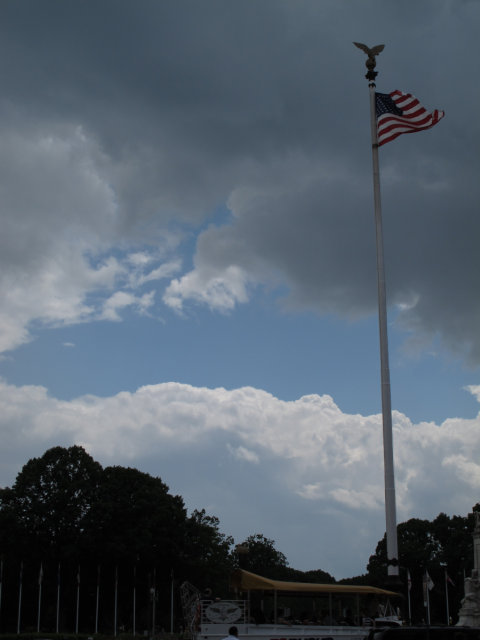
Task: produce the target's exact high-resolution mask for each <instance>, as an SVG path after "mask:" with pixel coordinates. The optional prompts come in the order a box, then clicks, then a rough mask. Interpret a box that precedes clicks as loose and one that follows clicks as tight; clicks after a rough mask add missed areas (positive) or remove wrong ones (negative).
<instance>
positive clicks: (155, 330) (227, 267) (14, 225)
mask: <svg viewBox="0 0 480 640" xmlns="http://www.w3.org/2000/svg"><path fill="white" fill-rule="evenodd" d="M409 7H410V8H411V9H412V10H409ZM479 19H480V3H478V2H477V1H475V0H422V2H416V1H414V0H408V1H405V2H398V0H377V1H375V0H362V1H353V0H350V1H347V0H285V1H284V0H204V1H203V2H199V1H198V0H191V1H187V0H161V1H158V0H157V1H150V0H141V1H135V2H134V1H133V0H130V1H129V2H126V1H124V0H82V1H80V0H76V1H72V0H43V1H42V2H37V1H35V0H30V1H27V0H3V1H2V2H1V3H0V60H1V63H0V87H1V91H0V215H1V233H0V297H1V301H2V303H1V305H0V350H1V353H2V359H1V360H0V376H1V378H0V408H1V410H0V429H1V437H2V446H1V447H0V485H2V486H10V485H11V484H13V482H14V481H15V477H16V474H17V473H18V472H19V471H20V470H21V468H22V466H23V464H25V463H26V462H27V460H28V459H30V458H31V457H33V456H40V455H42V454H43V453H44V452H45V450H46V449H47V448H49V447H51V446H55V445H62V446H70V445H72V444H74V443H75V444H80V445H83V446H84V447H85V448H86V449H87V451H88V452H89V453H90V454H91V455H92V456H93V457H94V458H95V459H96V460H98V461H99V462H101V463H102V464H103V465H111V464H117V465H125V466H127V465H128V466H133V467H136V468H138V469H140V470H142V471H145V472H148V473H150V474H152V475H155V476H159V477H161V478H162V480H163V481H164V482H165V483H166V484H167V485H168V486H169V487H170V490H171V492H172V493H175V494H180V495H182V496H183V498H184V500H185V503H186V505H187V507H188V509H189V510H193V509H195V508H199V509H201V508H205V509H206V510H207V511H208V512H209V513H210V514H211V515H215V516H218V517H219V519H220V523H221V528H222V530H223V531H224V532H225V533H226V534H228V535H232V536H233V537H234V538H235V541H236V542H241V541H242V540H244V539H245V538H246V537H247V536H248V535H250V534H254V533H262V534H264V535H265V536H267V537H269V538H271V539H273V540H275V543H276V547H277V548H278V549H279V550H280V551H282V552H283V553H285V555H286V556H287V559H288V561H289V564H290V566H292V567H295V568H297V569H302V570H308V569H323V570H325V571H328V572H330V573H331V574H332V575H334V576H335V577H336V578H337V579H340V578H343V577H349V576H353V575H358V574H360V573H363V572H365V567H366V564H367V562H368V558H369V555H370V554H372V553H373V552H374V551H375V546H376V543H377V541H378V540H379V539H380V538H381V537H382V536H383V533H384V530H385V517H384V502H383V456H382V426H381V401H380V382H379V369H380V365H379V353H378V326H377V298H376V270H375V264H376V263H375V260H376V258H375V230H374V222H373V190H372V168H371V167H372V165H371V140H370V122H369V98H368V84H367V81H366V79H365V77H364V75H365V72H366V68H365V60H366V57H365V54H364V53H362V52H361V51H360V50H359V49H357V48H355V47H354V46H353V44H352V42H353V41H357V42H364V43H366V44H367V45H369V46H373V45H376V44H379V43H384V44H385V49H384V51H383V52H382V53H381V54H380V55H379V56H378V59H377V70H378V71H379V75H378V78H377V88H378V90H379V91H381V92H385V93H388V92H390V91H393V90H395V89H400V90H401V91H405V92H410V93H413V94H414V95H415V96H417V97H418V98H419V99H420V101H421V102H422V103H423V104H424V106H425V107H426V108H427V109H429V110H433V109H443V110H445V113H446V115H445V118H444V119H443V120H442V121H441V122H440V123H439V124H438V125H437V126H436V127H434V128H433V129H431V130H429V131H424V132H421V133H416V134H414V135H405V136H401V137H399V138H398V139H397V140H395V141H393V142H391V143H388V144H387V145H385V146H383V147H382V148H381V149H380V171H381V185H382V205H383V223H384V236H385V255H386V273H387V296H388V303H389V304H388V313H389V344H390V365H391V383H392V404H393V409H394V413H393V424H394V453H395V474H396V490H397V511H398V521H399V522H401V521H404V520H407V519H409V518H412V517H420V518H428V519H431V518H434V517H435V516H436V515H437V514H438V513H440V512H442V511H443V512H445V513H447V514H449V515H454V514H457V515H466V514H467V513H468V512H469V511H470V510H471V508H472V506H473V505H474V504H475V503H476V502H478V501H480V463H479V460H480V416H479V406H478V404H479V401H480V333H479V326H480V277H479V276H480V251H479V250H478V247H479V240H480V215H479V202H480V193H479V191H480V188H479V183H480V181H479V175H480V167H479V164H480V162H479V161H480V156H479V149H480V146H479V138H480V136H479V121H480V120H479V118H478V111H479V107H480V88H479V83H478V66H479V65H478V61H479V59H480V51H479V49H480V46H479V38H478V25H479V24H480V22H479Z"/></svg>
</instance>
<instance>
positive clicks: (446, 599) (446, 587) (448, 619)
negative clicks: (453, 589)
mask: <svg viewBox="0 0 480 640" xmlns="http://www.w3.org/2000/svg"><path fill="white" fill-rule="evenodd" d="M445 601H446V603H447V624H450V610H449V606H448V580H447V570H446V569H445Z"/></svg>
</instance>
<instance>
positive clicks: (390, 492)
mask: <svg viewBox="0 0 480 640" xmlns="http://www.w3.org/2000/svg"><path fill="white" fill-rule="evenodd" d="M368 86H369V89H370V124H371V133H372V160H373V197H374V206H375V231H376V246H377V288H378V326H379V334H380V365H381V392H382V418H383V462H384V477H385V520H386V534H387V572H388V575H389V576H398V575H399V566H398V543H397V515H396V504H395V477H394V471H393V436H392V402H391V393H390V367H389V361H388V333H387V295H386V286H385V264H384V253H383V229H382V204H381V198H380V170H379V162H378V137H377V117H376V110H375V83H374V82H373V80H372V81H370V83H369V85H368Z"/></svg>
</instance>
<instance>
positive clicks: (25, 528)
mask: <svg viewBox="0 0 480 640" xmlns="http://www.w3.org/2000/svg"><path fill="white" fill-rule="evenodd" d="M101 478H102V467H101V465H100V464H99V463H98V462H95V461H94V460H93V458H92V457H91V456H90V455H89V454H88V453H87V452H86V451H85V450H84V449H83V448H82V447H79V446H72V447H69V448H68V449H65V448H63V447H53V448H52V449H49V450H48V451H46V452H45V453H44V454H43V456H42V457H40V458H32V459H31V460H29V461H28V462H27V464H25V465H24V467H23V469H22V470H21V472H20V473H19V474H18V475H17V478H16V480H15V483H14V485H13V487H12V488H6V489H2V490H0V525H1V526H0V531H1V533H0V545H1V547H2V549H3V550H4V552H17V553H20V555H21V556H22V558H23V559H27V558H29V557H34V558H42V559H47V558H55V559H57V560H58V559H60V558H62V557H63V558H70V557H74V556H77V555H78V550H79V548H80V547H81V537H82V534H83V531H84V527H85V522H86V519H87V517H88V514H89V512H90V510H91V508H92V505H93V504H94V503H95V502H96V500H97V497H98V490H99V485H100V482H101Z"/></svg>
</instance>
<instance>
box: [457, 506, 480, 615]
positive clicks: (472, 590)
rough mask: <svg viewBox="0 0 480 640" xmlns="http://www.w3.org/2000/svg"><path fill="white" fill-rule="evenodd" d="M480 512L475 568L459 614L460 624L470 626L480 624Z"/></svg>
mask: <svg viewBox="0 0 480 640" xmlns="http://www.w3.org/2000/svg"><path fill="white" fill-rule="evenodd" d="M479 574H480V513H479V512H478V511H476V512H475V528H474V530H473V570H472V575H471V576H470V577H469V578H465V597H464V598H463V600H462V606H461V608H460V612H459V614H458V623H457V624H458V625H467V626H469V627H478V626H480V577H479Z"/></svg>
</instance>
